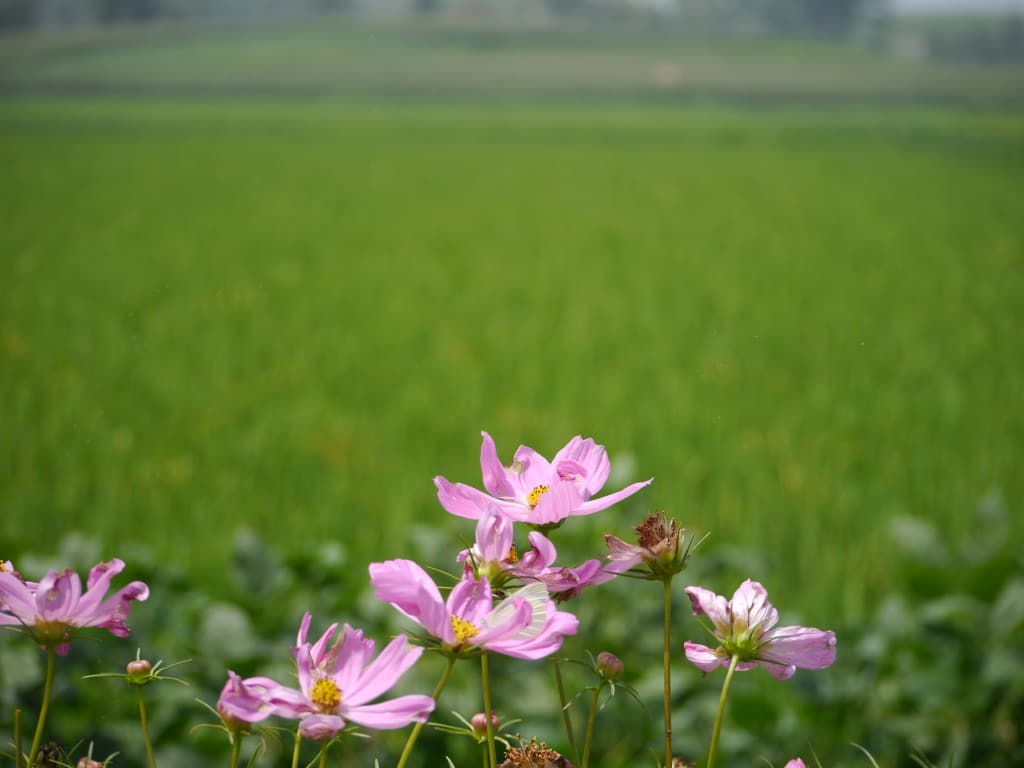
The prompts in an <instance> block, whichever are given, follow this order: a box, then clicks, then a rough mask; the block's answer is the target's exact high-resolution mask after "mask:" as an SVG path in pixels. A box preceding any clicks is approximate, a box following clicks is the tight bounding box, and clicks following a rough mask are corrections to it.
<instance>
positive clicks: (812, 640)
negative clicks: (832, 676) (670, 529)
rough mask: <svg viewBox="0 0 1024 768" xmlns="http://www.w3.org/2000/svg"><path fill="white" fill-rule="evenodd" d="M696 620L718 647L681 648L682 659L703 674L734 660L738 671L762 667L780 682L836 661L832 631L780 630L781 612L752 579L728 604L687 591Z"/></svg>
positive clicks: (694, 645)
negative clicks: (702, 620) (702, 619)
mask: <svg viewBox="0 0 1024 768" xmlns="http://www.w3.org/2000/svg"><path fill="white" fill-rule="evenodd" d="M686 594H687V595H688V596H689V598H690V602H691V603H692V604H693V613H694V615H695V616H701V615H704V616H707V617H708V618H709V619H710V620H711V624H712V632H713V633H714V635H715V637H716V638H717V639H718V641H719V643H720V645H719V646H718V647H717V648H715V649H714V650H712V649H711V648H708V647H707V646H705V645H700V644H698V643H691V642H687V643H685V644H684V647H685V650H686V658H687V659H688V660H689V661H690V662H691V663H693V664H694V665H695V666H696V667H697V668H698V669H700V670H701V671H702V672H704V674H707V673H708V672H711V671H712V670H714V669H715V668H716V667H720V666H725V667H728V666H729V664H730V661H731V660H732V658H733V657H734V656H736V657H738V659H739V663H738V664H737V665H736V669H738V670H740V671H745V670H748V669H753V668H754V667H757V666H763V667H764V668H765V669H767V670H768V672H770V673H771V674H772V675H773V676H774V677H776V678H778V679H779V680H787V679H789V678H790V677H792V676H793V673H794V672H796V668H797V667H801V668H802V669H824V668H825V667H829V666H831V665H832V663H833V662H835V660H836V636H835V633H834V632H831V631H823V630H820V629H812V628H810V627H778V628H776V627H775V625H776V623H778V621H779V612H778V611H777V610H775V608H774V607H772V604H771V603H769V602H768V593H767V591H766V590H765V588H764V587H763V586H761V585H760V584H758V583H757V582H756V581H751V580H750V579H747V580H746V581H744V582H743V583H742V584H741V585H740V587H739V589H737V590H736V593H735V594H734V595H733V596H732V600H729V601H726V599H725V598H724V597H722V596H721V595H716V594H715V593H714V592H710V591H708V590H706V589H702V588H701V587H687V588H686Z"/></svg>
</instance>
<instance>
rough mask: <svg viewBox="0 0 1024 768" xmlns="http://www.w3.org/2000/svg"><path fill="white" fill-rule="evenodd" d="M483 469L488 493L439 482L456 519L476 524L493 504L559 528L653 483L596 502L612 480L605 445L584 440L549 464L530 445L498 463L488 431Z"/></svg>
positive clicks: (507, 512)
mask: <svg viewBox="0 0 1024 768" xmlns="http://www.w3.org/2000/svg"><path fill="white" fill-rule="evenodd" d="M482 434H483V438H484V440H483V445H482V446H481V448H480V467H481V470H482V472H483V482H484V488H486V489H487V493H484V492H483V491H481V490H478V489H476V488H473V487H472V486H468V485H464V484H462V483H454V484H453V483H450V482H449V481H448V480H446V479H445V478H443V477H441V476H438V477H435V478H434V485H436V486H437V498H438V500H439V501H440V502H441V506H442V507H444V508H445V509H446V510H448V511H449V512H450V513H452V514H453V515H458V516H459V517H468V518H471V519H473V520H477V519H479V518H480V517H481V515H483V514H484V512H485V511H486V510H487V507H488V505H489V504H494V505H496V506H497V507H498V509H499V510H500V512H501V513H502V514H503V515H505V516H506V517H508V518H510V519H512V520H515V521H517V522H521V523H530V524H531V525H555V524H557V523H559V522H560V521H562V520H564V519H565V518H566V517H569V516H570V515H589V514H591V513H593V512H599V511H600V510H602V509H607V508H608V507H610V506H612V505H613V504H616V503H618V502H620V501H622V500H623V499H625V498H627V497H629V496H632V495H633V494H634V493H636V492H637V491H639V490H640V489H641V488H643V487H644V486H645V485H648V484H650V482H651V480H645V481H643V482H639V483H633V484H632V485H629V486H627V487H626V488H623V489H622V490H621V491H616V492H615V493H612V494H609V495H608V496H603V497H601V498H599V499H593V498H591V497H592V496H593V495H594V494H595V493H597V492H598V491H600V490H601V488H602V487H603V486H604V484H605V481H606V480H607V479H608V472H609V470H610V469H611V464H610V462H609V461H608V454H607V452H606V451H605V449H604V446H603V445H597V444H596V443H595V442H594V441H593V440H592V439H591V438H589V437H588V438H586V439H583V438H581V437H579V436H576V437H574V438H573V439H572V440H570V441H569V442H568V443H567V444H566V445H565V447H564V448H562V450H560V451H559V452H558V453H557V454H555V458H554V459H553V460H552V461H550V462H548V460H547V459H545V458H544V457H543V456H541V455H540V454H539V453H537V452H536V451H534V450H533V449H532V448H528V447H526V446H525V445H521V446H519V448H518V450H516V453H515V457H514V460H513V462H512V465H511V466H509V467H505V466H503V465H502V463H501V461H500V460H499V459H498V452H497V449H496V448H495V446H494V440H492V439H491V436H490V435H488V434H487V433H486V432H483V433H482Z"/></svg>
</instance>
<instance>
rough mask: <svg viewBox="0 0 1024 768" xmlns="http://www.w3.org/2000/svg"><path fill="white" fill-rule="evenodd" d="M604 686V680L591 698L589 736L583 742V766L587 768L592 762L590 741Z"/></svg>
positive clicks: (588, 723)
mask: <svg viewBox="0 0 1024 768" xmlns="http://www.w3.org/2000/svg"><path fill="white" fill-rule="evenodd" d="M602 688H604V680H602V681H601V682H600V683H599V684H598V685H597V687H596V688H594V697H593V698H592V699H591V700H590V717H589V718H588V719H587V736H586V740H585V741H584V742H583V763H582V764H581V768H587V765H588V764H589V763H590V741H591V739H592V738H593V736H594V722H595V721H596V720H597V703H598V698H599V697H600V696H601V689H602Z"/></svg>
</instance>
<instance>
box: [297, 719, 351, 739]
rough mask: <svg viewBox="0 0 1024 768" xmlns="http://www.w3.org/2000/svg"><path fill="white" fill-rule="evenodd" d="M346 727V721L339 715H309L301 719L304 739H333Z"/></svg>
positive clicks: (300, 723) (300, 726)
mask: <svg viewBox="0 0 1024 768" xmlns="http://www.w3.org/2000/svg"><path fill="white" fill-rule="evenodd" d="M344 727H345V721H344V720H342V719H341V718H340V717H338V716H337V715H308V716H307V717H304V718H302V720H301V721H299V734H300V735H301V736H302V738H304V739H309V740H310V741H315V742H317V743H321V742H324V741H327V740H328V739H333V738H334V737H335V736H337V735H338V734H339V733H341V730H342V728H344Z"/></svg>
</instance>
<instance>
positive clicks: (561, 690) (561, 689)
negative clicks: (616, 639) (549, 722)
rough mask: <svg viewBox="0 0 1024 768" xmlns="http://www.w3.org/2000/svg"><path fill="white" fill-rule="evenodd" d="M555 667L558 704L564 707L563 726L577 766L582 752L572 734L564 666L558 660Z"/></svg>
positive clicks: (555, 660) (554, 661)
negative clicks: (563, 677) (563, 679)
mask: <svg viewBox="0 0 1024 768" xmlns="http://www.w3.org/2000/svg"><path fill="white" fill-rule="evenodd" d="M552 661H553V663H554V665H555V684H556V685H557V686H558V703H559V704H561V705H562V724H563V725H564V726H565V735H566V737H567V738H568V739H569V747H570V748H571V749H572V759H573V762H574V763H575V764H576V765H579V764H580V752H579V750H578V749H576V736H575V735H574V734H573V732H572V713H571V712H570V711H569V701H568V699H566V698H565V683H564V682H563V681H562V665H561V664H559V663H558V659H557V658H556V659H552Z"/></svg>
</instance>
